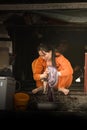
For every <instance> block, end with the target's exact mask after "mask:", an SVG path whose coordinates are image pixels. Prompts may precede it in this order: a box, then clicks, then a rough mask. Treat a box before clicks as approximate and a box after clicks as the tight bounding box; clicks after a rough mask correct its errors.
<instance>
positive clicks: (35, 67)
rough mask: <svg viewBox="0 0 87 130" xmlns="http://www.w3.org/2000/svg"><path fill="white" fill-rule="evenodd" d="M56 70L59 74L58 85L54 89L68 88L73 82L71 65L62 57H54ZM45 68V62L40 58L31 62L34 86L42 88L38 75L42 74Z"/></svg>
mask: <svg viewBox="0 0 87 130" xmlns="http://www.w3.org/2000/svg"><path fill="white" fill-rule="evenodd" d="M55 63H56V69H57V71H58V72H60V73H61V76H58V83H57V85H56V86H55V87H56V88H68V87H70V85H71V84H72V80H73V68H72V66H71V63H70V62H69V60H68V59H67V58H65V57H64V56H63V55H60V56H58V57H55ZM46 68H47V64H46V61H45V60H44V59H42V58H41V57H38V58H37V59H35V60H34V61H33V62H32V72H33V78H34V80H35V81H36V86H37V87H41V86H43V82H42V81H41V80H40V74H42V73H43V72H44V71H45V69H46Z"/></svg>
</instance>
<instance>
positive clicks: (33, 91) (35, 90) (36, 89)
mask: <svg viewBox="0 0 87 130" xmlns="http://www.w3.org/2000/svg"><path fill="white" fill-rule="evenodd" d="M41 90H43V87H39V88H35V89H33V90H32V93H33V94H36V93H37V92H39V91H41Z"/></svg>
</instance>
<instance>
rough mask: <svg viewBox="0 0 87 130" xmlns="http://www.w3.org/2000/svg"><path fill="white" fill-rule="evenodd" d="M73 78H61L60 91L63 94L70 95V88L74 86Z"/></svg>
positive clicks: (59, 82)
mask: <svg viewBox="0 0 87 130" xmlns="http://www.w3.org/2000/svg"><path fill="white" fill-rule="evenodd" d="M72 80H73V77H72V75H71V76H66V77H59V81H58V86H57V87H58V91H61V92H63V93H64V94H65V95H67V94H68V93H69V87H70V85H71V84H72Z"/></svg>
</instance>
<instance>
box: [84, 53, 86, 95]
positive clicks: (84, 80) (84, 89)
mask: <svg viewBox="0 0 87 130" xmlns="http://www.w3.org/2000/svg"><path fill="white" fill-rule="evenodd" d="M84 92H85V93H87V52H85V66H84Z"/></svg>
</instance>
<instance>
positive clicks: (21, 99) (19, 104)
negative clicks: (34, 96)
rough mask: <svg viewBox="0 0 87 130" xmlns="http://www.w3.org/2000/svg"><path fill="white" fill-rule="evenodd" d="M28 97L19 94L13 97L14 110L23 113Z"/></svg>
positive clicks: (21, 93) (24, 94)
mask: <svg viewBox="0 0 87 130" xmlns="http://www.w3.org/2000/svg"><path fill="white" fill-rule="evenodd" d="M29 99H30V96H29V95H28V94H26V93H23V92H19V93H15V95H14V107H15V110H21V111H24V110H26V109H27V107H28V103H29Z"/></svg>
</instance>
